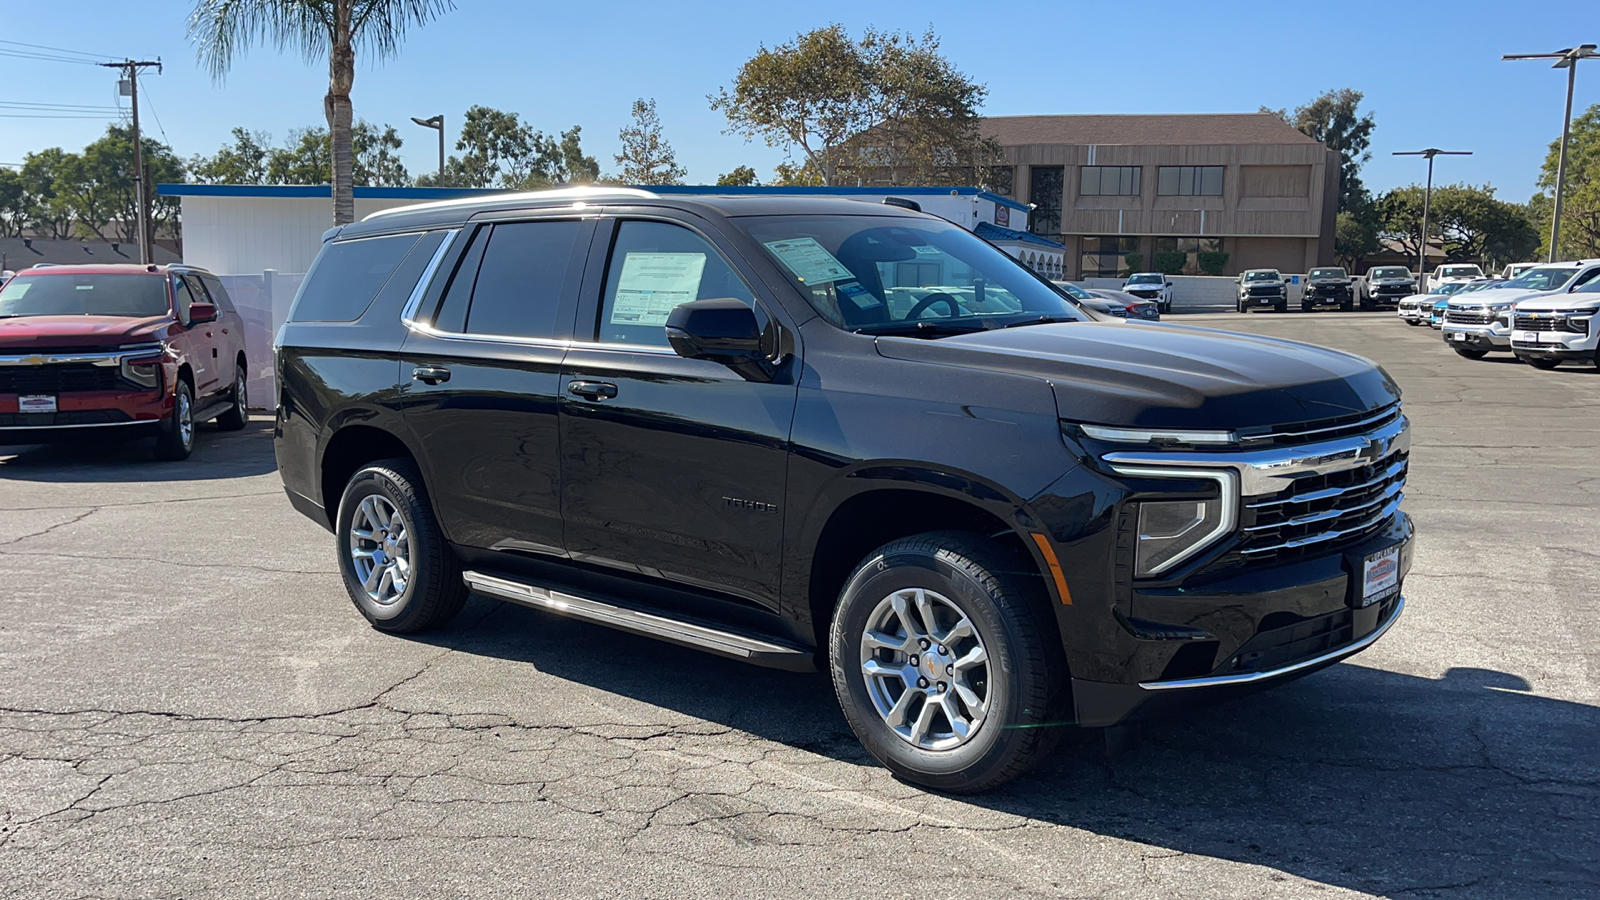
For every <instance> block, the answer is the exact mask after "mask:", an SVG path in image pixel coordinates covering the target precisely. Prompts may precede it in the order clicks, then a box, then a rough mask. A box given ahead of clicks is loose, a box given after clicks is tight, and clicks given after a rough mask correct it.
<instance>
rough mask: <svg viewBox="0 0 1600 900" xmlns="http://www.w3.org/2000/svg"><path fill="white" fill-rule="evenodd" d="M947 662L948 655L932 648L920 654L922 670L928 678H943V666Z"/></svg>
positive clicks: (947, 663) (948, 662) (946, 664)
mask: <svg viewBox="0 0 1600 900" xmlns="http://www.w3.org/2000/svg"><path fill="white" fill-rule="evenodd" d="M949 664H950V658H949V657H947V656H945V655H944V654H942V653H940V652H938V651H937V650H934V649H932V648H929V649H928V650H927V651H925V652H924V653H923V654H922V670H923V672H924V673H925V674H927V676H928V677H929V678H930V679H934V680H937V679H940V678H943V677H944V674H945V673H944V669H945V666H948V665H949Z"/></svg>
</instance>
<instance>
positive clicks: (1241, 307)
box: [1234, 300, 1245, 313]
mask: <svg viewBox="0 0 1600 900" xmlns="http://www.w3.org/2000/svg"><path fill="white" fill-rule="evenodd" d="M1234 308H1235V309H1237V310H1239V312H1241V313H1242V312H1244V311H1245V309H1244V301H1243V300H1237V301H1235V302H1234Z"/></svg>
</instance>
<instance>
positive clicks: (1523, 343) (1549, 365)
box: [1511, 279, 1600, 369]
mask: <svg viewBox="0 0 1600 900" xmlns="http://www.w3.org/2000/svg"><path fill="white" fill-rule="evenodd" d="M1511 352H1512V353H1514V354H1515V355H1516V357H1517V359H1520V360H1522V361H1523V362H1525V363H1527V364H1528V365H1530V366H1533V367H1534V368H1538V369H1554V368H1555V367H1556V366H1559V365H1561V364H1562V363H1563V362H1567V361H1572V362H1592V363H1594V365H1595V367H1596V368H1600V279H1596V280H1594V281H1591V282H1589V283H1588V284H1584V285H1580V286H1578V287H1575V288H1573V289H1572V290H1571V291H1568V292H1567V293H1564V294H1546V295H1543V296H1540V297H1534V298H1532V299H1529V300H1524V301H1522V302H1521V303H1518V304H1517V307H1516V314H1515V318H1514V319H1513V320H1512V325H1511Z"/></svg>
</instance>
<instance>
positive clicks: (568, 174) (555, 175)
mask: <svg viewBox="0 0 1600 900" xmlns="http://www.w3.org/2000/svg"><path fill="white" fill-rule="evenodd" d="M548 179H549V182H550V183H552V184H594V183H595V182H597V181H599V180H600V164H599V163H598V162H595V158H594V157H592V156H586V155H584V152H583V126H581V125H574V126H572V127H571V128H569V129H567V130H566V131H563V132H561V167H560V168H559V169H557V170H555V171H553V172H550V173H549V175H548Z"/></svg>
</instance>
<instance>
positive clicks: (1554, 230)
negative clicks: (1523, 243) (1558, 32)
mask: <svg viewBox="0 0 1600 900" xmlns="http://www.w3.org/2000/svg"><path fill="white" fill-rule="evenodd" d="M1596 57H1600V53H1596V52H1595V45H1594V44H1582V45H1579V46H1577V47H1569V48H1567V49H1566V50H1557V51H1556V52H1555V53H1509V54H1506V55H1505V56H1502V57H1500V58H1501V59H1553V60H1555V61H1556V63H1555V65H1554V66H1551V68H1553V69H1566V70H1567V111H1566V115H1565V116H1563V117H1562V119H1561V149H1560V150H1559V151H1557V153H1556V202H1555V208H1554V209H1553V210H1551V215H1550V256H1549V258H1548V259H1547V262H1555V261H1556V248H1557V247H1558V246H1560V244H1561V199H1562V194H1563V193H1564V191H1565V189H1566V185H1567V142H1568V141H1569V140H1570V138H1571V134H1572V89H1573V87H1574V86H1576V85H1577V83H1578V60H1580V59H1594V58H1596Z"/></svg>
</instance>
